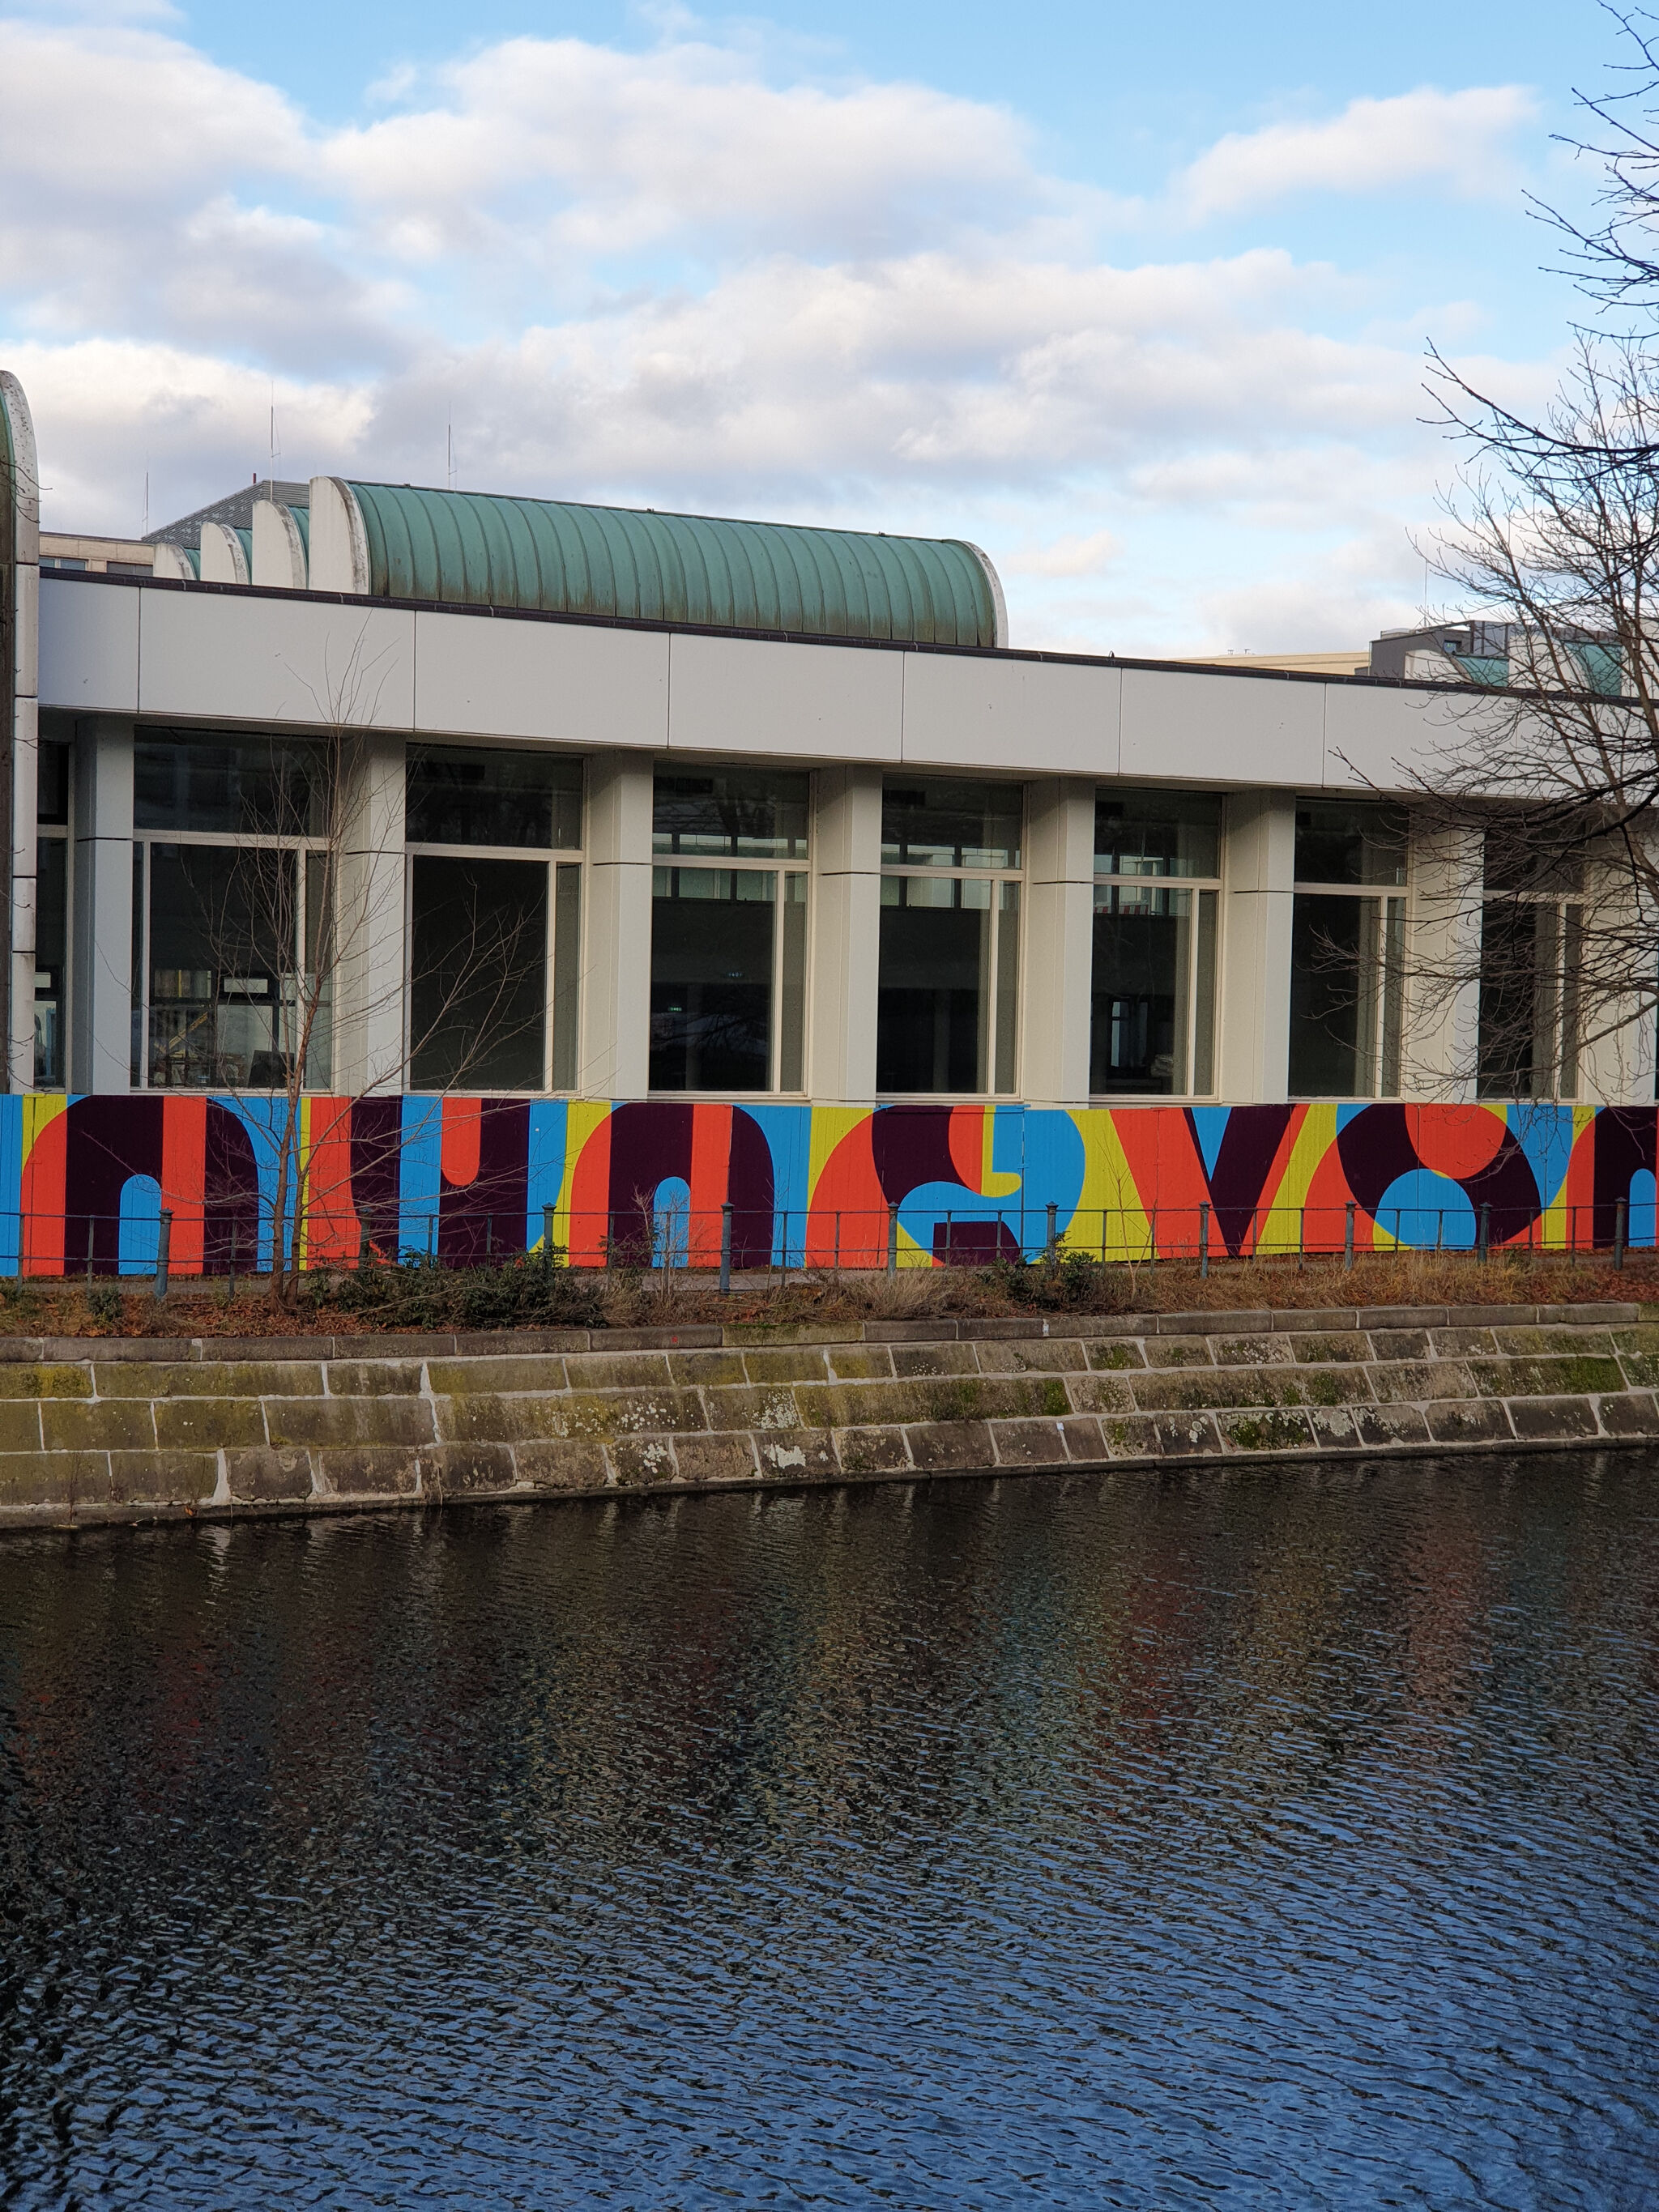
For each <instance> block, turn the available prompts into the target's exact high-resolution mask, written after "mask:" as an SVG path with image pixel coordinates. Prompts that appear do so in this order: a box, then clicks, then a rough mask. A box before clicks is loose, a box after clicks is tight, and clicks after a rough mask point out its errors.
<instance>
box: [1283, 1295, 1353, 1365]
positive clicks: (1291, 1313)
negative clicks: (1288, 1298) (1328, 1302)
mask: <svg viewBox="0 0 1659 2212" xmlns="http://www.w3.org/2000/svg"><path fill="white" fill-rule="evenodd" d="M1269 1326H1270V1327H1271V1328H1273V1329H1274V1330H1275V1331H1277V1330H1279V1329H1285V1330H1288V1331H1289V1332H1290V1334H1291V1335H1292V1336H1297V1335H1300V1334H1302V1333H1303V1332H1304V1330H1308V1329H1312V1330H1315V1331H1317V1332H1319V1333H1321V1334H1323V1333H1325V1332H1327V1331H1328V1332H1329V1333H1331V1334H1334V1335H1339V1336H1340V1335H1346V1334H1348V1333H1349V1332H1350V1331H1354V1332H1356V1333H1357V1330H1358V1316H1357V1314H1356V1312H1355V1310H1354V1309H1353V1307H1352V1306H1285V1307H1284V1308H1282V1309H1281V1310H1279V1312H1277V1313H1275V1314H1273V1316H1270V1321H1269ZM1353 1356H1354V1358H1356V1359H1363V1358H1364V1356H1365V1355H1364V1352H1363V1351H1362V1352H1355V1354H1354V1355H1353Z"/></svg>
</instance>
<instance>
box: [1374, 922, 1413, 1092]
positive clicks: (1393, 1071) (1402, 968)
mask: <svg viewBox="0 0 1659 2212" xmlns="http://www.w3.org/2000/svg"><path fill="white" fill-rule="evenodd" d="M1405 999H1406V902H1405V900H1404V899H1389V902H1388V919H1387V922H1386V924H1385V927H1384V932H1383V1079H1382V1082H1381V1084H1380V1085H1379V1086H1378V1087H1379V1090H1380V1091H1381V1094H1382V1096H1383V1097H1384V1098H1397V1097H1399V1096H1400V1083H1401V1065H1400V1063H1401V1036H1402V1034H1403V1030H1404V1026H1405Z"/></svg>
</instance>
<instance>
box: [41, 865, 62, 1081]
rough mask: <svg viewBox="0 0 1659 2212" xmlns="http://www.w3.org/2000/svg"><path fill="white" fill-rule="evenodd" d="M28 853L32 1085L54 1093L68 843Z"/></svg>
mask: <svg viewBox="0 0 1659 2212" xmlns="http://www.w3.org/2000/svg"><path fill="white" fill-rule="evenodd" d="M34 851H35V862H34V865H35V894H34V896H35V919H34V1080H35V1082H36V1083H37V1084H38V1085H40V1088H41V1089H42V1090H43V1091H57V1090H61V1089H62V1087H63V1082H64V1015H65V1011H66V1010H65V1005H64V983H65V981H66V980H67V978H66V957H65V956H66V952H67V948H68V941H69V840H68V838H67V837H42V838H40V839H38V840H37V841H36V844H35V848H34Z"/></svg>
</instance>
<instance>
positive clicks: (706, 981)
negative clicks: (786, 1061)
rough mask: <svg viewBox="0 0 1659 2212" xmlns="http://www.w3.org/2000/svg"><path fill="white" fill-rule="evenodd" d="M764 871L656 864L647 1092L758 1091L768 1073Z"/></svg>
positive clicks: (768, 878)
mask: <svg viewBox="0 0 1659 2212" xmlns="http://www.w3.org/2000/svg"><path fill="white" fill-rule="evenodd" d="M776 896H777V878H776V877H775V875H773V874H772V873H771V872H770V871H769V870H766V871H762V870H760V869H743V868H656V869H653V871H652V901H651V1065H650V1083H651V1088H652V1089H653V1091H765V1090H767V1089H768V1088H769V1086H770V1084H771V1079H772V952H773V946H772V915H773V909H774V907H775V902H776Z"/></svg>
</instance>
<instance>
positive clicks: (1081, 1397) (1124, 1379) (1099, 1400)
mask: <svg viewBox="0 0 1659 2212" xmlns="http://www.w3.org/2000/svg"><path fill="white" fill-rule="evenodd" d="M1069 1395H1070V1397H1071V1401H1072V1403H1073V1405H1074V1406H1075V1407H1077V1409H1078V1411H1079V1413H1133V1411H1134V1403H1135V1401H1134V1392H1133V1388H1132V1387H1131V1384H1130V1380H1129V1377H1128V1376H1127V1375H1074V1376H1073V1377H1072V1381H1071V1386H1070V1393H1069Z"/></svg>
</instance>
